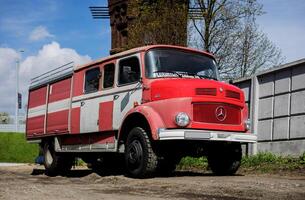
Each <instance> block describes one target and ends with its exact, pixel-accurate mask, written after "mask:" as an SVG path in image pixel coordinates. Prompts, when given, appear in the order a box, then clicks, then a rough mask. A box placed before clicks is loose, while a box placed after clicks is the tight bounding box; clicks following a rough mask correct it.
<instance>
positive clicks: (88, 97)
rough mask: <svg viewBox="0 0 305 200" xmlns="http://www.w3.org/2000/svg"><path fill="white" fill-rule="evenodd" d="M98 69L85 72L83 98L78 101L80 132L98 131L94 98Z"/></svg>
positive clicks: (97, 115)
mask: <svg viewBox="0 0 305 200" xmlns="http://www.w3.org/2000/svg"><path fill="white" fill-rule="evenodd" d="M100 76H101V75H100V68H99V67H95V68H92V69H89V70H87V71H86V72H85V80H84V81H85V83H84V94H85V95H84V96H83V99H82V100H81V101H80V132H81V133H88V132H97V131H98V130H99V125H98V117H99V99H98V98H96V95H97V92H98V90H99V85H100Z"/></svg>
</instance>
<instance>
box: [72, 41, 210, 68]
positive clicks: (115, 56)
mask: <svg viewBox="0 0 305 200" xmlns="http://www.w3.org/2000/svg"><path fill="white" fill-rule="evenodd" d="M153 48H173V49H181V50H187V51H193V52H195V53H203V54H205V55H207V56H209V57H212V58H214V56H213V54H211V53H208V52H205V51H199V50H196V49H192V48H188V47H182V46H175V45H163V44H162V45H147V46H142V47H137V48H133V49H130V50H126V51H123V52H120V53H117V54H114V55H111V56H107V57H105V58H101V59H98V60H95V61H93V62H90V63H87V64H84V65H79V66H75V68H74V70H75V71H78V70H80V69H83V68H86V67H89V66H92V65H96V64H99V63H102V62H105V61H108V60H111V59H117V58H120V57H123V56H127V55H129V54H134V53H138V52H142V51H148V50H149V49H153Z"/></svg>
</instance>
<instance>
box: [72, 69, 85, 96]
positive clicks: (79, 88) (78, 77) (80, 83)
mask: <svg viewBox="0 0 305 200" xmlns="http://www.w3.org/2000/svg"><path fill="white" fill-rule="evenodd" d="M83 88H84V71H78V72H75V73H74V75H73V90H72V91H73V93H72V96H73V97H76V96H80V95H82V94H83V93H84V90H83Z"/></svg>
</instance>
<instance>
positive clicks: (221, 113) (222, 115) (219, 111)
mask: <svg viewBox="0 0 305 200" xmlns="http://www.w3.org/2000/svg"><path fill="white" fill-rule="evenodd" d="M215 116H216V118H217V119H218V120H219V121H221V122H222V121H224V120H225V119H226V117H227V111H226V109H225V108H224V107H223V106H218V107H217V108H216V110H215Z"/></svg>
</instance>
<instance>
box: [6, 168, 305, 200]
mask: <svg viewBox="0 0 305 200" xmlns="http://www.w3.org/2000/svg"><path fill="white" fill-rule="evenodd" d="M0 199H14V200H15V199H37V200H38V199H39V200H41V199H54V200H60V199H65V200H70V199H71V200H72V199H73V200H75V199H84V200H85V199H86V200H90V199H132V200H137V199H141V200H142V199H143V200H145V199H207V200H208V199H209V200H210V199H214V200H217V199H224V200H231V199H232V200H233V199H273V200H278V199H279V200H280V199H289V200H295V199H300V200H301V199H303V200H304V199H305V174H304V173H300V174H298V173H297V174H295V173H294V174H292V175H289V174H285V175H281V176H280V175H268V174H265V175H262V174H261V175H251V174H243V173H238V174H237V175H235V176H226V177H223V176H213V175H212V174H209V173H199V172H191V171H189V172H186V171H179V172H176V173H175V175H174V176H173V177H156V178H151V179H131V178H127V177H125V176H123V175H108V176H100V175H98V174H95V173H93V172H92V171H90V170H88V169H85V168H79V169H73V170H72V171H71V173H70V174H69V175H68V176H67V177H61V176H57V177H48V176H46V175H44V170H43V167H41V166H37V165H21V166H9V167H8V166H0Z"/></svg>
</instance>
